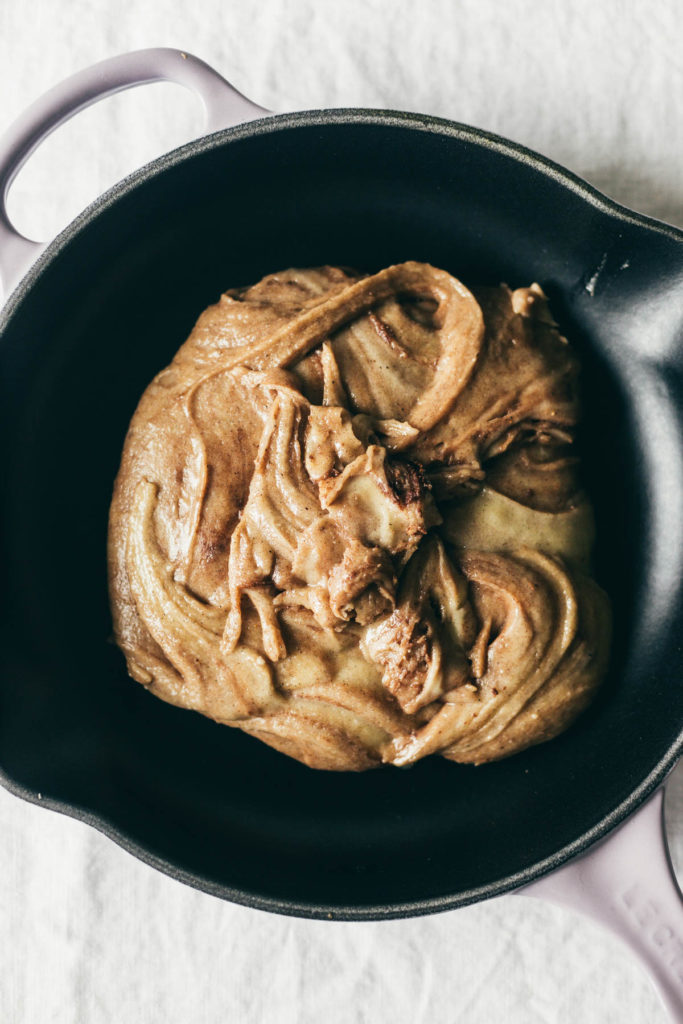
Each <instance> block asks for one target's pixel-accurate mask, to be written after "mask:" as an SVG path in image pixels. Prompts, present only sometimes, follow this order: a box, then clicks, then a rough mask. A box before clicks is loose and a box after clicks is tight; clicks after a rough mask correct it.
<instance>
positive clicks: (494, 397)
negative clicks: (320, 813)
mask: <svg viewBox="0 0 683 1024" xmlns="http://www.w3.org/2000/svg"><path fill="white" fill-rule="evenodd" d="M576 377H577V364H576V359H575V357H574V355H573V354H572V351H571V349H570V347H569V345H568V344H567V342H566V340H565V339H564V338H563V337H562V336H561V335H560V334H559V332H558V330H557V327H556V325H555V323H554V321H553V319H552V317H551V316H550V313H549V311H548V305H547V302H546V299H545V296H544V295H543V292H542V291H541V289H540V288H539V286H538V285H532V286H531V287H530V288H519V289H517V290H516V291H511V290H510V289H509V288H507V287H506V286H504V285H502V286H500V287H498V288H486V289H480V290H478V291H476V292H475V293H474V294H473V293H472V292H470V291H469V290H468V289H467V288H466V287H465V286H464V285H463V284H461V283H460V281H458V280H457V279H456V278H454V277H452V276H451V275H450V274H448V273H447V272H446V271H444V270H438V269H436V268H434V267H431V266H429V265H428V264H424V263H403V264H399V265H397V266H393V267H388V268H387V269H385V270H382V271H380V272H379V273H377V274H373V275H367V276H363V275H360V274H357V273H355V272H353V271H350V270H344V269H340V268H337V267H320V268H317V269H313V270H287V271H283V272H281V273H277V274H271V275H269V276H268V277H265V278H264V279H263V280H262V281H260V282H259V283H258V284H256V285H254V286H253V287H250V288H243V289H237V290H233V291H229V292H226V293H225V294H224V295H222V296H221V298H220V300H219V302H218V303H216V304H215V305H214V306H211V307H209V308H208V309H207V310H205V312H204V313H202V315H201V316H200V318H199V320H198V321H197V324H196V326H195V328H194V330H193V331H192V333H191V335H190V337H189V338H188V340H187V341H186V342H185V344H184V345H183V346H182V347H181V348H180V350H179V351H178V353H177V354H176V356H175V358H174V359H173V361H172V363H171V364H170V366H169V367H167V368H166V369H165V370H163V371H162V372H161V373H159V374H158V375H157V376H156V377H155V378H154V380H153V381H152V383H151V384H150V385H149V387H148V388H147V390H146V391H145V393H144V395H143V396H142V399H141V401H140V404H139V406H138V408H137V411H136V412H135V415H134V416H133V419H132V422H131V425H130V429H129V432H128V435H127V438H126V442H125V446H124V451H123V457H122V461H121V468H120V471H119V474H118V477H117V480H116V484H115V488H114V497H113V501H112V506H111V513H110V523H109V574H110V593H111V606H112V612H113V618H114V627H115V634H116V638H117V641H118V643H119V646H120V647H121V649H122V650H123V652H124V654H125V656H126V660H127V664H128V670H129V672H130V674H131V676H133V678H134V679H136V680H138V681H139V682H140V683H142V684H143V685H144V686H145V687H147V688H148V689H149V690H150V691H151V692H152V693H154V694H155V695H157V696H158V697H161V698H162V699H163V700H166V701H169V702H170V703H173V704H177V705H179V706H181V707H186V708H191V709H193V710H196V711H199V712H201V713H202V714H205V715H208V716H210V717H211V718H214V719H215V720H216V721H219V722H223V723H225V724H227V725H231V726H236V727H238V728H240V729H242V730H244V731H245V732H248V733H251V734H252V735H253V736H255V737H257V738H258V739H260V740H262V741H263V742H265V743H268V744H269V745H270V746H272V747H275V748H276V749H278V750H280V751H282V752H283V753H285V754H287V755H289V756H291V757H294V758H297V759H298V760H300V761H303V762H304V763H306V764H308V765H310V766H311V767H314V768H324V769H333V770H355V771H359V770H362V769H365V768H371V767H374V766H376V765H379V764H381V763H389V764H396V765H406V764H409V763H412V762H413V761H415V760H417V759H419V758H421V757H424V756H426V755H427V754H433V753H439V754H442V755H443V756H445V757H447V758H451V759H453V760H456V761H461V762H472V763H481V762H484V761H489V760H494V759H497V758H501V757H505V756H508V755H509V754H513V753H515V752H516V751H519V750H522V749H524V748H525V747H528V746H529V745H530V744H534V743H539V742H541V741H543V740H546V739H550V738H551V737H552V736H555V735H556V734H557V733H558V732H560V731H561V730H562V729H564V728H566V727H567V726H568V725H569V724H570V723H571V722H572V721H573V719H574V718H575V717H576V715H577V714H578V713H579V712H580V711H581V710H582V709H583V708H584V707H585V706H586V705H587V703H588V702H589V701H590V699H591V696H592V694H593V692H594V691H595V689H596V687H597V685H598V684H599V682H600V679H601V677H602V675H603V674H604V671H605V667H606V661H607V652H608V646H609V632H610V614H609V605H608V601H607V598H606V596H605V594H604V593H603V591H602V590H601V589H600V588H599V587H598V585H597V584H596V583H595V582H594V581H593V580H592V579H591V577H590V553H591V546H592V543H593V521H592V513H591V508H590V504H589V502H588V500H587V498H586V496H585V494H584V493H583V492H582V490H581V488H580V487H579V484H578V480H577V467H576V461H577V460H576V456H575V454H574V452H573V446H572V445H573V436H574V428H575V425H576V420H577V395H576Z"/></svg>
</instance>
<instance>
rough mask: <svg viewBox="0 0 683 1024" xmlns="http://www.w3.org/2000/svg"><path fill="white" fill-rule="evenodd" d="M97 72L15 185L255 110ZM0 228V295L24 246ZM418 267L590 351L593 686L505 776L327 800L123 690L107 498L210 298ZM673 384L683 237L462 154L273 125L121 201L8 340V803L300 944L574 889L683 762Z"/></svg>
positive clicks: (214, 86) (337, 791) (340, 123)
mask: <svg viewBox="0 0 683 1024" xmlns="http://www.w3.org/2000/svg"><path fill="white" fill-rule="evenodd" d="M145 69H146V73H144V74H143V71H145ZM98 74H99V77H97V76H94V73H93V71H92V69H91V70H90V71H89V72H86V73H84V74H81V75H80V76H77V77H76V78H75V79H74V80H71V81H70V82H69V83H66V84H65V85H63V86H62V87H60V89H61V91H60V89H58V90H56V91H55V92H54V93H53V94H51V96H49V97H48V99H43V101H40V102H39V104H38V105H36V106H35V107H34V108H32V110H31V111H29V112H28V114H27V117H26V118H25V119H24V121H23V122H22V123H20V125H19V126H18V127H17V128H16V129H14V130H13V131H14V135H13V136H12V137H11V138H10V139H9V142H10V143H11V146H10V145H9V143H8V142H7V140H6V144H5V151H4V154H2V155H3V156H4V161H5V163H4V170H3V173H4V175H5V180H4V182H3V185H4V186H5V187H6V186H7V184H8V181H9V179H10V178H11V176H12V174H13V173H14V172H15V171H16V169H17V168H18V166H19V164H20V163H21V161H22V160H23V159H24V158H25V156H26V155H27V153H28V152H29V151H30V149H31V148H32V147H33V146H34V145H35V144H37V141H38V140H39V137H40V136H42V135H44V134H45V131H46V129H47V128H51V127H53V126H54V124H55V123H56V122H57V121H58V120H62V119H64V117H65V116H67V114H68V113H71V112H73V108H74V107H80V106H84V105H85V103H87V102H91V101H92V99H93V98H94V97H95V96H96V95H101V94H106V93H107V92H111V91H114V89H116V88H122V87H125V86H127V85H130V84H134V83H138V82H140V81H146V80H152V79H154V78H162V77H163V78H174V79H175V80H182V81H184V83H185V84H189V85H190V86H191V87H193V88H197V89H199V91H200V92H202V93H203V95H204V99H205V101H206V103H207V105H208V106H209V107H210V109H211V110H212V112H213V117H214V126H215V124H216V118H219V117H221V116H222V117H223V123H225V121H227V120H228V119H229V118H234V117H235V115H236V114H237V115H241V116H242V117H244V116H245V115H246V114H249V116H252V117H253V116H254V113H255V112H256V111H257V110H258V108H255V107H254V106H253V105H251V104H249V103H248V101H246V100H244V99H243V98H242V97H239V96H237V94H235V93H234V91H231V90H230V87H229V86H227V84H226V83H224V82H223V80H222V79H220V78H219V77H218V76H216V75H215V73H213V72H211V71H210V69H207V68H206V66H205V65H201V62H198V61H195V60H193V59H192V58H187V57H186V55H181V54H179V53H178V52H175V51H146V52H144V53H140V54H135V55H128V57H126V58H118V59H115V60H114V61H112V62H106V64H105V65H101V66H100V67H99V69H98ZM193 75H194V76H198V78H197V77H195V78H192V76H193ZM88 76H89V77H88ZM183 76H185V77H184V78H183ZM188 76H189V77H188ZM202 76H204V77H203V79H202ZM198 81H200V82H201V84H199V85H198V84H197V83H198ZM76 100H78V102H76ZM41 104H42V106H41ZM221 104H222V107H221ZM48 108H49V110H48ZM46 111H47V113H46ZM259 112H260V111H259ZM39 115H40V116H39ZM48 115H49V116H48ZM8 147H9V149H11V150H12V153H13V163H12V161H10V160H8V157H7V152H8ZM22 147H23V148H22ZM3 217H4V214H3ZM0 227H2V231H3V232H4V236H3V235H0V245H2V247H3V248H2V252H3V253H4V254H5V262H4V269H5V272H6V275H8V270H9V269H10V268H11V267H15V268H16V267H17V266H18V265H19V264H20V262H21V260H25V259H26V257H27V255H29V254H30V252H29V246H28V243H24V242H23V241H22V240H20V239H17V236H16V234H15V233H12V232H11V229H10V228H9V226H8V224H7V222H6V218H5V219H4V221H3V223H2V224H0ZM408 259H413V260H425V261H428V262H431V263H433V264H435V265H437V266H440V267H444V268H446V269H447V270H449V271H451V272H452V273H454V274H456V275H457V276H458V277H460V278H462V279H463V281H465V282H466V283H469V284H472V283H490V284H498V283H499V282H501V281H506V282H508V283H509V284H510V285H512V286H520V285H525V284H528V283H530V282H531V281H539V282H540V283H541V285H542V286H543V288H544V289H545V290H546V291H547V293H548V295H549V296H550V299H551V304H552V309H553V310H554V312H555V315H556V316H557V318H558V319H559V321H560V324H561V327H562V328H563V330H564V332H565V333H566V334H567V335H568V336H569V337H570V338H571V339H572V341H573V342H574V344H575V345H576V347H577V349H578V350H579V352H580V356H581V360H582V365H583V374H582V388H583V396H584V405H585V422H584V436H583V439H582V455H583V459H584V466H585V477H586V485H587V487H588V489H589V491H590V493H591V494H592V496H593V499H594V503H595V508H596V514H597V525H598V545H597V552H596V569H597V576H598V579H599V580H600V582H601V583H602V585H603V586H604V587H605V588H606V589H607V591H608V592H609V594H610V595H611V598H612V601H613V607H614V619H615V633H614V648H613V655H612V662H611V669H610V673H609V677H608V679H607V681H606V683H605V685H604V687H603V689H602V691H601V693H600V695H599V697H598V699H597V700H596V702H595V703H594V705H593V706H592V707H591V709H590V710H589V711H588V712H587V713H586V714H584V715H583V717H582V718H581V719H580V720H579V721H578V722H577V723H576V725H575V726H573V727H572V728H571V729H570V730H569V731H568V732H566V733H565V734H564V735H562V736H561V737H559V738H558V739H555V740H553V741H552V742H551V743H548V744H546V745H543V746H539V747H536V748H534V749H532V750H529V751H527V752H526V753H523V754H520V755H517V756H515V757H513V758H511V759H510V760H507V761H503V762H500V763H497V764H489V765H484V766H481V767H477V768H475V767H469V766H460V765H455V764H453V763H450V762H447V761H444V760H440V759H438V758H430V759H428V760H427V761H425V762H421V763H419V764H417V765H416V766H415V767H413V768H411V769H409V770H396V769H393V768H392V769H386V770H385V769H380V770H377V771H374V772H370V773H364V774H360V775H356V774H351V773H349V774H345V773H342V774H332V773H325V772H316V771H312V770H310V769H308V768H306V767H304V766H303V765H300V764H298V763H297V762H294V761H292V760H289V759H287V758H286V757H284V756H282V755H280V754H278V753H276V752H274V751H272V750H270V749H269V748H268V747H266V746H265V745H263V744H262V743H260V742H258V741H256V740H254V739H252V738H250V737H248V736H246V735H244V734H242V733H240V732H239V731H237V730H231V729H228V728H225V727H223V726H219V725H216V724H214V723H213V722H211V721H209V720H207V719H205V718H202V717H200V716H199V715H196V714H191V713H189V712H187V711H183V710H179V709H177V708H174V707H170V706H168V705H166V704H164V703H162V702H161V701H159V700H157V699H155V698H154V697H152V696H150V695H149V694H148V693H146V692H145V690H144V689H143V688H142V687H140V686H138V685H137V684H135V683H133V682H132V681H131V680H130V679H129V678H128V677H127V675H126V671H125V666H124V661H123V657H122V655H121V654H120V653H119V651H118V649H117V648H116V646H115V645H113V644H112V643H111V641H110V636H111V620H110V615H109V610H108V604H107V586H106V564H105V542H106V530H107V511H108V505H109V501H110V498H111V490H112V482H113V479H114V476H115V474H116V471H117V467H118V461H119V457H120V454H121V449H122V444H123V439H124V435H125V432H126V428H127V425H128V422H129V419H130V417H131V415H132V413H133V411H134V409H135V406H136V403H137V401H138V398H139V396H140V395H141V393H142V391H143V390H144V388H145V386H146V385H147V383H148V382H149V380H150V378H151V377H152V376H153V375H154V374H155V373H156V372H157V371H158V370H159V369H160V368H161V367H163V366H164V365H166V364H167V363H168V362H169V361H170V359H171V357H172V356H173V354H174V353H175V351H176V349H177V348H178V347H179V345H180V344H181V343H182V342H183V340H184V339H185V337H186V336H187V334H188V333H189V331H190V329H191V327H192V325H193V323H194V321H195V319H196V317H197V315H198V313H199V312H200V311H201V310H202V309H203V308H204V307H205V306H207V305H208V304H209V303H211V302H213V301H215V300H216V298H217V296H218V295H219V293H220V292H221V291H222V290H224V289H225V288H226V287H228V286H235V285H241V284H246V283H249V282H252V281H254V280H257V279H258V278H260V277H261V276H263V275H264V274H267V273H269V272H270V271H274V270H277V269H279V268H281V267H285V266H296V265H304V266H310V265H315V264H321V263H333V264H350V265H355V266H360V267H362V268H363V269H365V270H368V271H375V270H377V269H379V268H381V267H384V266H386V265H388V264H390V263H395V262H399V261H402V260H408ZM682 371H683V233H681V232H679V231H676V230H674V229H673V228H669V227H666V226H664V225H662V224H659V223H656V222H654V221H652V220H648V219H647V218H644V217H641V216H638V215H635V214H633V213H631V212H629V211H627V210H625V209H623V208H621V207H618V206H617V205H615V204H614V203H612V202H610V201H608V200H607V199H605V198H604V197H603V196H601V195H599V194H598V193H597V192H595V191H594V190H593V189H591V188H590V187H589V186H588V185H586V184H585V183H583V182H582V181H580V180H578V179H577V178H575V177H573V176H572V175H571V174H569V173H568V172H566V171H564V170H562V169H561V168H559V167H558V166H556V165H554V164H552V163H550V162H549V161H547V160H545V159H543V158H542V157H540V156H537V155H536V154H533V153H531V152H529V151H528V150H525V149H523V148H521V147H520V146H516V145H514V144H512V143H510V142H506V141H504V140H503V139H500V138H497V137H495V136H492V135H489V134H486V133H484V132H481V131H477V130H476V129H473V128H468V127H464V126H462V125H458V124H454V123H452V122H449V121H444V120H440V119H436V118H432V117H425V116H421V115H414V114H402V113H391V112H386V111H370V110H333V111H322V112H316V111H313V112H306V113H300V114H293V115H284V116H276V117H267V118H262V119H260V120H256V121H254V122H252V123H250V124H247V125H243V126H241V127H236V128H230V129H228V130H222V131H217V132H215V133H214V134H210V135H208V136H206V137H203V138H200V139H198V140H197V141H195V142H192V143H191V144H189V145H186V146H184V147H182V148H180V149H178V150H175V151H174V152H172V153H170V154H169V155H167V156H165V157H163V158H162V159H160V160H157V161H155V162H154V163H152V164H150V165H149V166H147V167H145V168H143V169H142V170H141V171H139V172H137V173H136V174H133V175H132V176H131V177H129V178H127V179H126V180H125V181H124V182H122V183H121V184H120V185H118V186H117V187H116V188H114V189H112V190H111V191H110V192H108V193H107V194H106V195H104V196H103V197H102V198H101V199H100V200H99V201H98V202H96V203H95V204H93V205H92V206H91V207H90V208H89V209H87V210H86V211H85V212H84V213H83V214H82V215H81V216H80V217H79V218H78V219H77V220H76V221H75V222H74V223H73V224H72V225H71V226H70V227H68V228H67V229H66V230H65V231H64V232H63V233H62V234H61V235H60V236H59V237H58V238H57V239H56V240H55V241H54V242H53V243H52V244H51V245H50V246H48V248H47V249H46V250H45V251H44V253H43V254H42V256H41V257H40V258H39V259H38V261H37V262H36V263H35V265H34V266H33V267H32V269H31V270H30V271H29V272H28V273H27V274H26V276H25V277H24V278H23V280H21V283H20V284H19V286H18V287H17V288H16V290H15V291H14V293H13V294H12V295H11V297H10V298H9V301H8V303H7V305H6V307H5V310H4V313H3V314H2V319H1V320H0V374H1V382H2V383H1V386H2V404H1V415H2V428H3V441H2V464H3V473H2V477H1V483H0V488H1V490H0V502H1V505H0V507H1V515H2V556H3V575H2V579H3V586H2V601H3V608H2V617H1V629H2V645H1V647H0V662H1V679H0V768H1V772H2V781H3V783H4V785H5V786H7V788H9V789H10V790H12V791H13V792H15V793H16V794H18V795H20V796H23V797H25V798H26V799H29V800H32V801H36V800H38V799H40V800H41V801H42V803H43V804H44V805H45V806H48V807H50V808H53V809H56V810H59V811H62V812H64V813H67V814H70V815H72V816H74V817H78V818H80V819H82V820H84V821H87V822H89V823H91V824H92V825H94V826H95V827H96V828H98V829H100V830H101V831H103V832H105V833H106V834H107V835H109V836H111V837H112V838H113V839H114V840H115V841H116V842H117V843H119V844H120V845H122V846H124V847H125V848H126V849H128V850H130V851H131V852H132V853H134V854H135V855H136V856H138V857H140V858H141V859H142V860H144V861H146V862H148V863H150V864H153V865H154V866H156V867H158V868H160V869H161V870H162V871H165V872H167V873H168V874H170V875H173V876H174V877H176V878H178V879H180V880H182V881H184V882H187V883H189V884H191V885H193V886H196V887H197V888H200V889H204V890H206V891H208V892H210V893H214V894H215V895H218V896H221V897H223V898H226V899H230V900H234V901H236V902H239V903H244V904H247V905H249V906H253V907H259V908H262V909H267V910H273V911H278V912H282V913H287V914H297V915H302V916H310V917H335V918H340V917H341V918H349V919H362V918H378V917H397V916H401V915H410V914H419V913H426V912H430V911H436V910H444V909H446V908H451V907H457V906H461V905H463V904H466V903H470V902H472V901H474V900H479V899H482V898H484V897H488V896H493V895H495V894H498V893H502V892H505V891H508V890H511V889H514V888H516V887H519V886H520V885H523V884H525V883H529V882H531V881H532V880H533V879H535V878H537V877H539V876H541V875H542V874H544V873H546V872H548V871H550V870H551V869H553V868H556V867H558V866H559V865H562V864H563V863H564V862H566V861H567V860H568V859H569V858H571V857H573V856H574V855H575V854H577V853H579V852H580V851H583V850H585V849H586V848H587V847H588V846H589V845H590V844H594V843H595V842H596V841H598V840H599V839H600V838H601V837H603V836H605V835H606V834H607V833H608V832H609V831H610V830H612V829H613V828H614V827H615V826H616V825H618V824H619V823H620V822H621V821H622V820H623V819H624V818H625V817H626V816H627V815H629V814H630V813H631V812H633V811H634V810H635V809H636V808H638V807H639V805H641V804H642V803H643V801H645V799H646V798H647V797H648V796H649V795H650V794H651V793H652V792H653V791H654V790H655V789H656V787H657V786H658V785H659V784H660V783H661V782H662V780H663V779H664V778H665V776H666V774H667V772H668V771H669V770H670V769H671V767H672V766H673V765H674V763H675V761H676V759H677V757H678V756H679V753H680V751H681V745H682V739H683V733H682V729H683V687H682V686H681V678H682V677H683V602H682V590H681V564H682V560H683V533H682V530H681V516H682V508H681V505H682V501H681V497H682V494H683V486H682V480H683V451H682V445H681V424H680V420H681V412H682V410H683V383H682V376H681V375H682ZM671 913H672V914H675V915H678V914H679V909H678V908H677V907H675V908H673V909H672V910H671Z"/></svg>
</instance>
